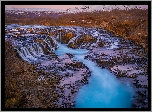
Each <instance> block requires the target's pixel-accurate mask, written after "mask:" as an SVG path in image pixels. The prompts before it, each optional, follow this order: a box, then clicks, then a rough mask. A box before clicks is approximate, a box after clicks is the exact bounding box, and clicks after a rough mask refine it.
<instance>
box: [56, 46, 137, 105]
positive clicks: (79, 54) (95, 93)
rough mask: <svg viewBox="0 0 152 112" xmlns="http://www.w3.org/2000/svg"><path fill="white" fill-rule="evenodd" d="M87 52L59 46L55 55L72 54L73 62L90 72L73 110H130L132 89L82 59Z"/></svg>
mask: <svg viewBox="0 0 152 112" xmlns="http://www.w3.org/2000/svg"><path fill="white" fill-rule="evenodd" d="M87 52H88V51H87V50H84V49H82V50H81V49H76V50H74V49H70V48H68V47H66V46H65V45H62V44H59V48H58V50H56V54H57V55H63V54H65V53H71V54H74V55H75V57H74V59H75V60H79V61H82V62H83V63H84V64H85V65H86V66H87V67H88V68H89V70H90V71H92V73H91V77H90V78H89V80H88V81H89V84H87V85H84V86H82V87H81V89H80V90H79V92H78V94H77V96H76V98H75V101H76V105H75V108H132V96H133V94H134V90H133V88H132V87H131V86H130V85H129V84H128V83H122V82H120V81H119V80H117V78H116V77H115V76H114V75H113V74H111V73H110V72H109V71H108V70H106V69H101V68H100V67H98V66H97V65H96V64H95V63H94V62H92V61H89V60H86V59H84V56H85V53H87Z"/></svg>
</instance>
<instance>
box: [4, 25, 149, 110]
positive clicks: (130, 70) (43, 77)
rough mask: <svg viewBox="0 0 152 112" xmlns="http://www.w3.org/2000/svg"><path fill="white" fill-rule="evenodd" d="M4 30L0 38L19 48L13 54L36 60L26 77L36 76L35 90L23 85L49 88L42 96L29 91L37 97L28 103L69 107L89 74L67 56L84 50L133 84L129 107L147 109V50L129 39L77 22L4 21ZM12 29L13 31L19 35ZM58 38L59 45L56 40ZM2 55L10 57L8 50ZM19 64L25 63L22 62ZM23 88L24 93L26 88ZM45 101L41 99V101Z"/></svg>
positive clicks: (85, 53) (88, 71)
mask: <svg viewBox="0 0 152 112" xmlns="http://www.w3.org/2000/svg"><path fill="white" fill-rule="evenodd" d="M37 27H38V28H37ZM6 30H7V31H8V34H6V35H5V39H6V40H9V41H11V42H12V44H13V46H14V48H15V49H17V51H18V52H19V55H18V57H19V58H22V59H23V60H25V61H28V62H29V63H35V64H36V65H37V66H36V67H35V68H32V69H33V71H32V74H33V76H34V73H35V72H36V74H37V75H35V76H34V79H30V80H31V81H32V82H31V83H30V84H32V83H34V81H36V83H38V85H39V83H41V84H42V85H43V86H41V85H40V86H36V89H34V88H33V85H31V87H32V88H31V87H30V85H29V86H28V87H29V88H31V90H32V92H33V90H34V91H37V89H38V90H42V91H44V90H45V91H47V90H48V91H50V89H51V91H52V93H49V92H47V93H46V95H47V94H49V95H50V96H49V97H45V95H44V97H43V96H42V97H41V95H42V94H40V95H37V94H35V93H29V94H31V95H34V97H36V99H39V101H38V100H35V101H38V102H39V104H38V105H36V104H35V101H34V99H32V101H31V100H28V101H29V102H30V101H31V102H33V103H34V104H32V105H30V104H29V105H28V107H36V108H37V107H41V108H43V106H42V105H47V106H44V107H46V108H47V107H52V108H60V107H62V108H72V107H73V106H74V105H75V102H74V98H75V97H76V94H77V93H78V90H79V89H80V87H82V86H83V85H87V83H88V77H90V74H91V72H90V70H89V68H88V67H87V65H84V63H82V62H81V61H76V60H74V58H73V57H74V55H78V54H79V55H80V54H84V55H85V59H87V60H91V61H93V62H95V63H96V64H97V65H98V66H99V67H100V68H106V69H108V70H110V71H111V72H112V73H113V74H115V75H116V76H117V78H118V79H120V81H122V82H128V83H130V84H131V85H132V86H133V87H134V89H135V92H136V95H135V96H134V97H135V98H134V102H133V105H132V106H133V108H140V107H141V108H147V106H148V105H147V104H148V101H147V99H148V92H147V91H148V80H147V78H148V72H147V71H148V57H147V56H148V55H147V52H145V50H144V49H143V48H142V47H141V46H139V45H136V44H134V43H133V42H132V41H128V40H125V39H122V38H119V37H116V36H114V35H111V34H110V33H108V32H107V31H106V30H103V29H96V28H85V29H84V28H83V27H79V26H77V27H64V26H60V27H45V26H29V25H27V26H19V25H10V26H6ZM29 31H32V32H29ZM42 31H47V32H48V33H51V36H50V35H48V34H41V33H39V32H42ZM16 33H19V34H20V36H19V35H16ZM33 33H34V34H33ZM26 34H28V35H26ZM65 40H66V41H65ZM59 42H61V43H65V44H64V45H62V44H60V43H59ZM8 46H11V45H8ZM8 46H7V47H8ZM82 49H83V50H82ZM86 49H87V50H86ZM67 53H68V54H67ZM73 54H74V55H73ZM16 55H17V54H16ZM8 56H9V58H10V55H8ZM11 59H12V58H10V60H11ZM14 63H15V64H17V63H16V62H14ZM23 65H25V64H24V63H23V64H22V66H23ZM17 66H18V64H17ZM22 66H21V67H22ZM25 66H26V65H25ZM25 66H23V67H25ZM8 67H9V66H7V69H8ZM16 69H17V68H16ZM6 72H7V71H6ZM27 72H29V71H27ZM29 76H30V75H29ZM33 76H31V77H33ZM27 77H28V75H27ZM36 77H37V78H36ZM54 79H55V80H54ZM33 80H34V81H33ZM26 81H27V80H26ZM45 87H47V89H46V88H45ZM23 91H24V92H25V93H26V92H27V91H28V89H25V90H23ZM39 96H40V97H39ZM46 98H50V99H52V100H51V102H53V104H52V103H49V100H47V99H46ZM53 98H54V99H53ZM45 100H47V103H44V102H43V101H45Z"/></svg>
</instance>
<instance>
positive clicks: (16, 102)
mask: <svg viewBox="0 0 152 112" xmlns="http://www.w3.org/2000/svg"><path fill="white" fill-rule="evenodd" d="M35 69H36V67H35V66H34V65H31V64H29V63H28V62H25V61H22V60H21V59H20V58H19V57H18V54H17V52H16V51H15V50H14V48H13V47H12V45H11V43H10V42H8V41H5V107H6V108H27V107H28V108H55V107H57V105H56V104H55V103H56V102H57V101H58V97H57V96H58V93H57V92H56V90H55V88H56V85H57V84H58V83H59V80H60V79H59V78H57V77H58V76H57V75H56V74H51V75H52V76H54V77H56V78H45V79H46V80H40V81H38V77H39V76H40V75H41V74H42V73H43V71H39V72H36V71H35ZM48 75H50V74H49V73H48Z"/></svg>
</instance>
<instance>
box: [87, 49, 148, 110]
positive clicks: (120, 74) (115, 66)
mask: <svg viewBox="0 0 152 112" xmlns="http://www.w3.org/2000/svg"><path fill="white" fill-rule="evenodd" d="M131 50H134V48H133V49H121V50H118V49H113V50H106V49H102V48H95V49H93V50H92V51H90V52H89V53H88V55H87V56H86V57H85V58H86V59H88V60H92V61H93V62H95V63H97V65H98V66H99V67H101V68H106V69H108V70H110V71H111V72H112V73H113V74H114V75H115V76H116V77H117V78H118V79H119V80H120V81H121V82H129V83H130V84H131V85H132V87H133V88H134V90H135V96H134V98H133V104H132V106H133V108H147V107H148V66H146V65H148V60H147V58H146V57H145V58H144V57H143V58H141V57H140V56H137V55H136V54H135V53H131ZM138 52H139V51H138ZM141 52H142V51H141ZM143 53H144V52H143Z"/></svg>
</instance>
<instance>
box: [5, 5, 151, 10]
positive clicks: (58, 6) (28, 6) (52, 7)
mask: <svg viewBox="0 0 152 112" xmlns="http://www.w3.org/2000/svg"><path fill="white" fill-rule="evenodd" d="M82 6H83V5H5V7H6V8H27V9H28V8H51V9H61V10H66V9H68V8H74V7H82ZM137 6H140V7H141V8H143V9H145V8H146V9H147V8H148V5H137Z"/></svg>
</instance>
